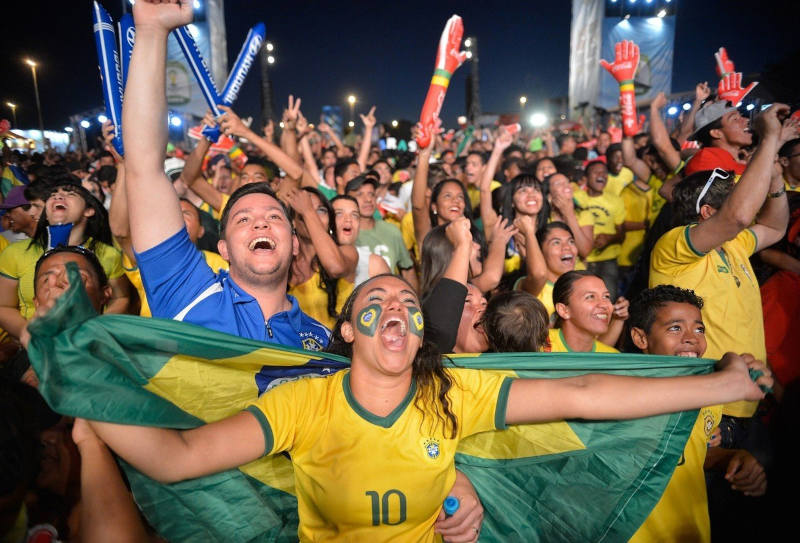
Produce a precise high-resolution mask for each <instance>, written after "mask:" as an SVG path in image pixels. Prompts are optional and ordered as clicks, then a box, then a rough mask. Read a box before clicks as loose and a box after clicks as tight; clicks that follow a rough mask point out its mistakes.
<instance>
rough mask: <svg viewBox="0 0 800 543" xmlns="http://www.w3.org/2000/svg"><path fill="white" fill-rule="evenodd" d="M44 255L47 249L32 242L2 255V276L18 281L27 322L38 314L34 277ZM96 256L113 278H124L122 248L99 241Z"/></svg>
mask: <svg viewBox="0 0 800 543" xmlns="http://www.w3.org/2000/svg"><path fill="white" fill-rule="evenodd" d="M83 246H84V247H89V246H91V240H86V241H85V242H84V243H83ZM43 254H44V250H42V248H41V247H39V246H38V245H35V244H33V243H32V242H31V240H28V239H23V240H21V241H16V242H14V243H12V244H11V245H9V246H8V247H7V248H6V250H5V251H3V252H2V253H0V275H2V276H4V277H7V278H8V279H13V280H15V281H18V284H17V298H18V299H19V312H20V314H21V315H22V316H23V317H25V318H26V319H30V318H31V317H33V314H34V313H35V312H36V308H35V307H34V305H33V276H34V273H35V272H36V261H37V260H39V257H40V256H42V255H43ZM94 254H95V255H96V256H97V259H98V260H99V261H100V265H101V266H103V270H104V271H105V272H106V276H108V278H109V279H117V278H119V277H122V276H123V275H124V273H125V270H123V269H122V253H121V252H120V250H119V249H115V248H114V247H112V246H110V245H106V244H105V243H102V242H99V241H98V242H97V243H95V246H94Z"/></svg>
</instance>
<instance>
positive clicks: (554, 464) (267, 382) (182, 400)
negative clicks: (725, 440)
mask: <svg viewBox="0 0 800 543" xmlns="http://www.w3.org/2000/svg"><path fill="white" fill-rule="evenodd" d="M68 268H69V274H70V283H71V285H72V286H71V287H70V289H69V290H68V291H67V292H66V293H65V294H64V296H62V298H61V299H60V300H59V301H58V303H57V304H56V306H55V307H54V308H53V309H52V310H51V311H50V312H49V313H48V314H47V315H45V316H44V317H42V318H39V319H36V320H34V321H32V322H31V323H30V325H29V331H30V333H31V342H30V345H29V355H30V359H31V362H32V364H33V367H34V369H35V370H36V373H37V374H38V375H39V377H40V381H41V384H40V392H41V393H42V395H43V396H44V397H45V399H46V400H47V401H48V403H49V404H50V405H51V406H52V407H53V409H55V410H56V411H58V412H59V413H62V414H65V415H70V416H76V417H84V418H88V419H93V420H102V421H108V422H116V423H123V424H137V425H148V426H159V427H169V428H181V429H183V428H192V427H195V426H198V425H200V424H202V423H204V422H213V421H216V420H219V419H221V418H224V417H227V416H230V415H233V414H235V413H237V412H239V411H241V410H242V409H243V408H244V407H245V406H246V405H247V404H248V403H249V402H251V401H253V400H254V399H256V398H257V397H258V394H259V390H260V389H261V390H264V389H266V390H267V392H266V393H267V394H268V393H269V388H271V387H273V386H276V385H279V384H280V383H281V382H284V381H286V380H292V379H297V378H302V377H319V376H324V375H326V374H330V373H333V372H336V371H338V370H341V369H343V368H346V367H347V366H348V363H349V361H348V360H347V359H344V358H341V357H337V356H334V355H326V354H324V353H313V352H309V351H301V350H297V349H291V348H286V347H282V346H279V345H274V344H266V343H259V342H256V341H252V340H247V339H242V338H239V337H234V336H229V335H227V334H222V333H219V332H215V331H211V330H207V329H204V328H200V327H197V326H194V325H191V324H186V323H181V322H176V321H169V320H162V319H147V318H141V317H133V316H126V315H106V316H102V317H99V316H97V315H96V314H95V313H94V311H93V310H92V309H91V306H90V305H89V300H88V298H87V296H86V293H85V291H84V290H83V288H82V285H81V282H80V278H79V276H78V274H77V268H75V267H74V265H68ZM451 363H452V364H454V365H457V366H460V367H467V368H476V369H485V370H487V371H496V372H503V373H506V374H509V375H512V376H518V377H535V378H558V377H564V376H570V375H579V374H585V373H590V372H603V373H621V374H627V375H641V376H672V375H692V374H701V373H707V372H709V371H710V370H711V368H712V362H711V361H708V360H702V359H691V358H677V357H654V356H643V355H617V354H594V353H578V354H573V353H564V354H561V353H559V354H550V353H513V354H481V355H454V356H453V357H452V361H451ZM696 417H697V411H686V412H681V413H674V414H671V415H661V416H655V417H648V418H643V419H636V420H632V421H559V422H553V423H547V424H531V425H520V426H514V427H511V428H510V429H509V430H505V431H495V432H485V433H482V434H478V435H475V436H471V437H469V438H467V439H465V440H463V441H462V442H461V444H460V446H459V450H458V453H457V454H456V464H457V468H458V469H459V470H460V471H462V472H463V473H465V474H466V475H467V476H468V477H469V479H470V481H471V482H472V484H473V485H474V486H475V488H476V490H477V491H478V494H479V496H480V499H481V502H482V503H483V506H484V509H485V516H484V524H483V528H482V531H481V535H480V540H481V541H498V542H500V541H503V542H505V541H526V542H540V541H541V542H561V541H563V542H575V541H598V542H599V541H609V542H616V541H627V539H628V538H630V536H631V535H633V533H634V532H635V531H636V529H637V528H638V527H639V526H640V525H641V523H642V521H643V520H644V519H645V518H646V516H647V515H648V513H649V512H650V510H651V509H652V508H653V507H654V505H655V504H656V502H657V501H658V499H659V497H660V496H661V493H662V492H663V490H664V488H665V486H666V484H667V482H668V480H669V478H670V477H671V475H672V471H673V470H674V467H675V465H676V464H677V462H678V459H679V458H680V456H681V454H682V452H683V448H684V446H685V443H686V440H687V438H688V436H689V433H690V431H691V429H692V426H693V424H694V421H695V419H696ZM122 465H123V467H124V469H125V471H126V474H127V476H128V478H129V481H130V483H131V488H132V490H133V493H134V497H135V499H136V502H137V504H138V505H139V507H140V508H141V509H142V511H143V512H144V514H145V516H146V517H147V518H148V521H149V522H150V523H151V524H152V525H153V526H154V528H155V529H156V530H157V531H158V532H159V534H161V535H162V536H163V537H165V538H166V539H167V540H169V541H176V542H177V541H230V542H239V541H296V540H297V521H298V519H297V501H296V498H295V496H294V475H293V470H292V465H291V461H290V460H289V458H288V457H287V456H285V455H276V456H270V457H265V458H262V459H260V460H257V461H255V462H252V463H250V464H247V465H245V466H241V467H240V468H239V469H235V470H228V471H225V472H223V473H219V474H216V475H213V476H209V477H201V478H198V479H193V480H188V481H183V482H180V483H176V484H160V483H157V482H156V481H153V480H151V479H149V478H148V477H146V476H145V475H143V474H141V473H139V472H137V471H136V470H135V469H133V468H132V467H131V466H129V465H127V464H125V463H124V462H122Z"/></svg>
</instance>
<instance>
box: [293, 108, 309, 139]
mask: <svg viewBox="0 0 800 543" xmlns="http://www.w3.org/2000/svg"><path fill="white" fill-rule="evenodd" d="M295 128H297V135H298V136H300V137H303V136H305V135H306V133H308V132H310V131H311V128H309V126H308V119H306V118H305V116H304V115H303V114H302V113H300V112H298V113H297V122H296V124H295Z"/></svg>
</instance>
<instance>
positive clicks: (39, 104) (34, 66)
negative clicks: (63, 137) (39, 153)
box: [25, 58, 50, 149]
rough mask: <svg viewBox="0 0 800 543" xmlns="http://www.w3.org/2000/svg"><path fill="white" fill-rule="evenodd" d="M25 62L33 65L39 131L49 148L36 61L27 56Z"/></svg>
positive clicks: (44, 144) (43, 143)
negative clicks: (45, 137) (45, 132)
mask: <svg viewBox="0 0 800 543" xmlns="http://www.w3.org/2000/svg"><path fill="white" fill-rule="evenodd" d="M25 64H27V65H28V66H30V67H31V73H32V74H33V90H34V92H35V93H36V111H37V112H38V114H39V132H40V133H41V135H42V145H43V146H45V147H47V148H48V149H49V148H50V146H49V145H47V144H46V143H45V139H44V123H43V122H42V104H41V103H40V102H39V81H38V80H37V79H36V63H35V62H34V61H32V60H31V59H29V58H26V59H25Z"/></svg>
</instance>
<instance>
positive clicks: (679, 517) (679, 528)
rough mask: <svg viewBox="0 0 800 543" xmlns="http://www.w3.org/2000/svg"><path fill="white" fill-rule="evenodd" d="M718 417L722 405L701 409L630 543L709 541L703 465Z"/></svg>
mask: <svg viewBox="0 0 800 543" xmlns="http://www.w3.org/2000/svg"><path fill="white" fill-rule="evenodd" d="M721 418H722V406H721V405H714V406H711V407H703V408H701V409H700V412H699V414H698V415H697V420H696V421H695V423H694V427H692V433H691V434H689V440H688V441H687V442H686V447H684V449H683V455H682V456H681V458H680V460H679V461H678V464H677V466H676V467H675V471H674V472H673V473H672V477H671V478H670V480H669V483H667V487H666V488H665V489H664V494H662V495H661V499H659V500H658V503H657V504H656V506H655V507H654V508H653V510H652V511H651V512H650V515H648V517H647V518H646V519H645V521H644V523H643V524H642V525H641V526H640V527H639V529H638V530H637V531H636V533H635V534H633V537H632V538H631V539H630V542H631V543H650V542H652V541H658V542H660V543H661V542H663V543H673V542H674V543H684V542H692V543H700V542H709V541H711V523H710V521H709V518H708V497H707V496H706V479H705V474H704V472H703V464H704V463H705V460H706V448H707V446H708V441H709V439H710V438H711V433H712V432H713V431H714V428H716V427H717V426H718V425H719V422H720V419H721Z"/></svg>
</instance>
